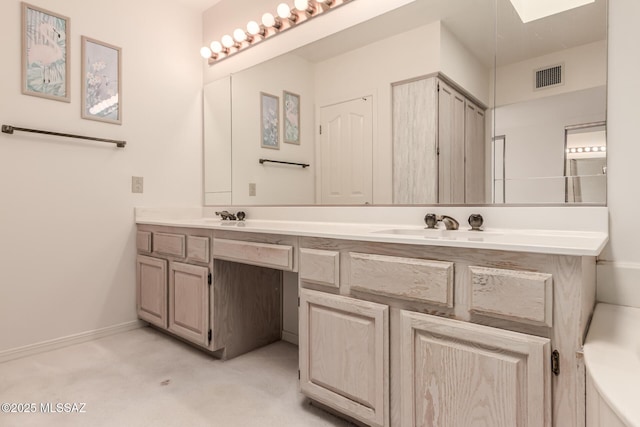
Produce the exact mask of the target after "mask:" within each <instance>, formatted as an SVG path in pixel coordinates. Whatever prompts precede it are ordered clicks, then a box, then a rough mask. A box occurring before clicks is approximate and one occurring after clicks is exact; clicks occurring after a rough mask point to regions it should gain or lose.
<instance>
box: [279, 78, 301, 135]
mask: <svg viewBox="0 0 640 427" xmlns="http://www.w3.org/2000/svg"><path fill="white" fill-rule="evenodd" d="M282 98H283V111H284V142H286V143H289V144H298V145H300V95H297V94H295V93H291V92H287V91H286V90H285V91H283V93H282Z"/></svg>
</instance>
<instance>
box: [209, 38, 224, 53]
mask: <svg viewBox="0 0 640 427" xmlns="http://www.w3.org/2000/svg"><path fill="white" fill-rule="evenodd" d="M211 52H213V53H220V52H222V45H221V44H220V42H219V41H217V40H216V41H212V42H211Z"/></svg>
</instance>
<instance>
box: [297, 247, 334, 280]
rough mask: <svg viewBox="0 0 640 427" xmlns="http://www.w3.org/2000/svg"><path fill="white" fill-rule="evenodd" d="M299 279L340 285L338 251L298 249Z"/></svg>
mask: <svg viewBox="0 0 640 427" xmlns="http://www.w3.org/2000/svg"><path fill="white" fill-rule="evenodd" d="M300 279H301V280H305V281H307V282H313V283H319V284H322V285H327V286H331V287H334V288H339V287H340V252H337V251H325V250H320V249H307V248H302V249H300Z"/></svg>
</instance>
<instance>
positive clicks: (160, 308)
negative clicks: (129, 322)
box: [136, 255, 167, 328]
mask: <svg viewBox="0 0 640 427" xmlns="http://www.w3.org/2000/svg"><path fill="white" fill-rule="evenodd" d="M136 276H137V277H136V306H137V307H136V308H137V312H138V317H139V318H140V319H142V320H145V321H147V322H149V323H152V324H154V325H156V326H160V327H161V328H166V327H167V261H165V260H163V259H158V258H152V257H148V256H144V255H138V257H137V261H136Z"/></svg>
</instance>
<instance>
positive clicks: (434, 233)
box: [373, 228, 502, 241]
mask: <svg viewBox="0 0 640 427" xmlns="http://www.w3.org/2000/svg"><path fill="white" fill-rule="evenodd" d="M373 233H376V234H392V235H395V236H415V237H423V238H425V239H441V240H457V239H460V240H476V241H481V240H483V239H484V238H485V237H495V236H501V235H502V233H496V232H493V231H479V230H445V229H432V228H389V229H385V230H377V231H374V232H373Z"/></svg>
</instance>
